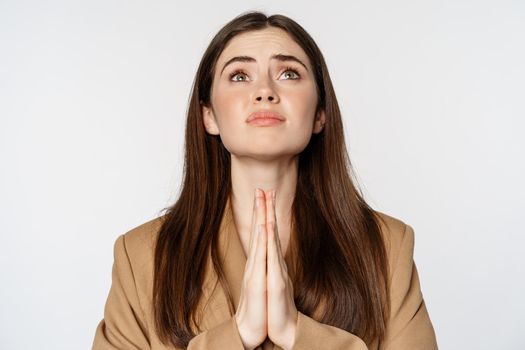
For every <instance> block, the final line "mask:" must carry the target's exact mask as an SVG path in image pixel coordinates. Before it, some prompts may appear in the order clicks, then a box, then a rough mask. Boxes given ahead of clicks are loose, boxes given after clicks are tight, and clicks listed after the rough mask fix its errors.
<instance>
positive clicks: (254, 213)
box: [248, 191, 257, 252]
mask: <svg viewBox="0 0 525 350" xmlns="http://www.w3.org/2000/svg"><path fill="white" fill-rule="evenodd" d="M256 220H257V192H256V191H253V211H252V222H251V225H250V245H249V248H248V252H251V250H252V244H253V238H254V237H257V235H256V234H255V233H256V232H255V231H256Z"/></svg>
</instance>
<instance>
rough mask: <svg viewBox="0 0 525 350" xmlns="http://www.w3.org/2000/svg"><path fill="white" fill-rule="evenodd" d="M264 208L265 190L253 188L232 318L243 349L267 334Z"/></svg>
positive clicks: (249, 347) (251, 345) (254, 345)
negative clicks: (247, 239)
mask: <svg viewBox="0 0 525 350" xmlns="http://www.w3.org/2000/svg"><path fill="white" fill-rule="evenodd" d="M265 226H266V208H265V197H264V193H263V192H262V191H260V190H258V189H257V190H256V192H255V202H254V206H253V216H252V229H251V234H250V248H249V250H248V257H247V260H246V265H245V267H244V277H243V281H242V286H241V295H240V301H239V307H238V308H237V312H236V313H235V321H236V322H237V328H238V330H239V334H240V336H241V340H242V343H243V345H244V348H245V349H250V350H251V349H255V347H257V346H258V345H259V344H261V343H262V342H263V341H264V340H265V339H266V336H267V334H268V326H267V311H266V305H267V304H266V303H267V301H266V242H267V235H266V229H265Z"/></svg>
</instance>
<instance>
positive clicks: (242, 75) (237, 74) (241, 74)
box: [230, 72, 247, 81]
mask: <svg viewBox="0 0 525 350" xmlns="http://www.w3.org/2000/svg"><path fill="white" fill-rule="evenodd" d="M236 77H240V79H236ZM246 77H247V75H246V73H244V72H233V73H232V74H230V80H233V81H246Z"/></svg>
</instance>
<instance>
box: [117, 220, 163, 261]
mask: <svg viewBox="0 0 525 350" xmlns="http://www.w3.org/2000/svg"><path fill="white" fill-rule="evenodd" d="M165 218H166V216H165V215H163V216H160V217H158V218H155V219H152V220H149V221H146V222H144V223H142V224H140V225H138V226H136V227H133V228H131V229H130V230H128V231H127V232H126V233H124V234H123V235H121V237H122V238H121V239H122V241H123V244H124V246H125V249H126V253H127V254H128V256H129V257H130V259H133V260H137V259H138V260H143V259H145V258H147V257H149V255H151V254H152V249H154V248H155V242H156V240H157V236H158V234H159V230H160V228H161V226H162V223H163V222H164V219H165ZM119 239H120V237H119Z"/></svg>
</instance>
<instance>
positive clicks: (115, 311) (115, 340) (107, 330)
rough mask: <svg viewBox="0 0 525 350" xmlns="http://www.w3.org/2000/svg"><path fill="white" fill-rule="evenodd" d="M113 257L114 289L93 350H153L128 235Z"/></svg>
mask: <svg viewBox="0 0 525 350" xmlns="http://www.w3.org/2000/svg"><path fill="white" fill-rule="evenodd" d="M113 255H114V262H113V269H112V274H111V276H112V282H111V288H110V290H109V295H108V298H107V300H106V305H105V308H104V318H103V319H102V321H100V323H99V324H98V326H97V329H96V331H95V339H94V341H93V350H121V349H122V350H123V349H126V350H128V349H129V350H132V349H133V350H139V349H140V350H146V349H151V346H150V341H149V338H148V332H147V328H146V324H145V322H144V312H143V310H142V308H141V306H140V303H139V297H138V294H137V289H136V287H135V278H134V277H133V271H132V269H131V264H130V261H129V256H128V253H127V251H126V244H125V235H121V236H119V237H118V238H117V240H116V242H115V245H114V249H113Z"/></svg>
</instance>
